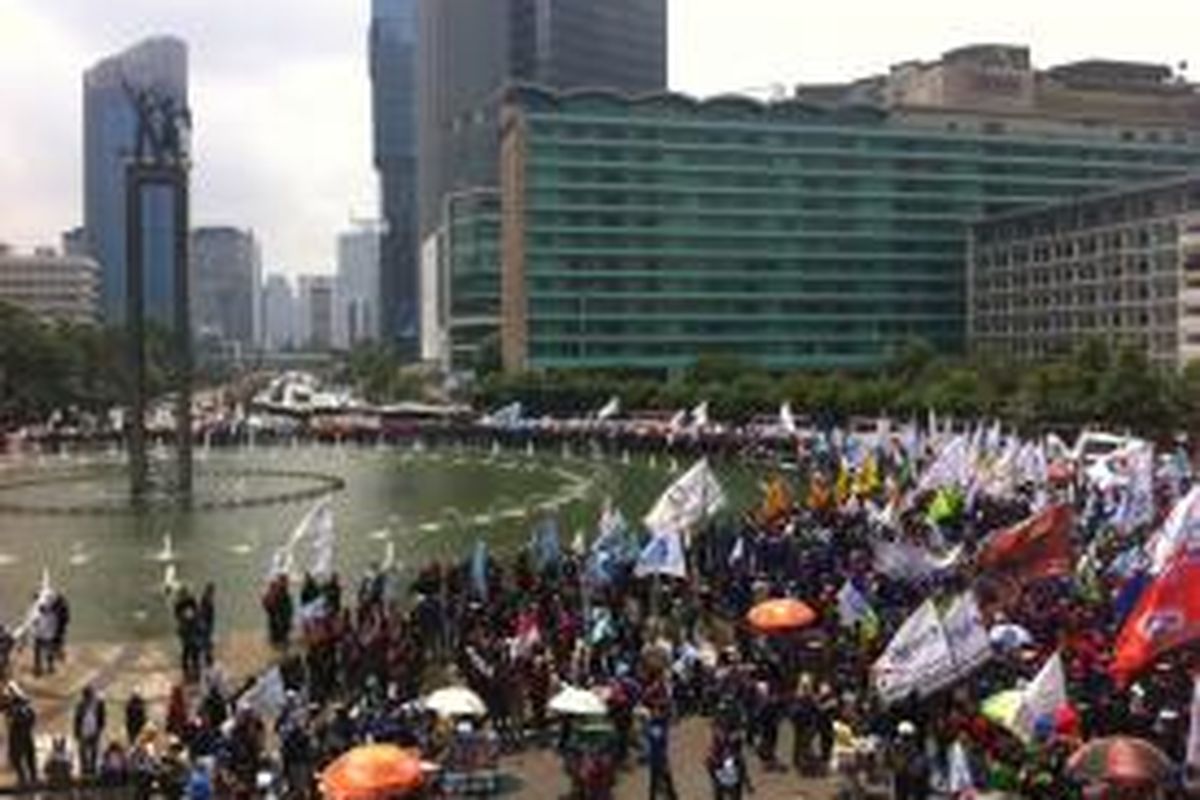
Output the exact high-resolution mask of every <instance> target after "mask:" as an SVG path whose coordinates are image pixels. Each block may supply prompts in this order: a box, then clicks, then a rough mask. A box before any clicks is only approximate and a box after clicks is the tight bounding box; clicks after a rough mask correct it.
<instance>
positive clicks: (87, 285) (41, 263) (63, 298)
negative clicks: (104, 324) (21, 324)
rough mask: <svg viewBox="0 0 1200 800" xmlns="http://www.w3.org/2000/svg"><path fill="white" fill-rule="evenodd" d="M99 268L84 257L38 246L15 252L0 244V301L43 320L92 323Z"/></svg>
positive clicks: (94, 315) (98, 290) (94, 317)
mask: <svg viewBox="0 0 1200 800" xmlns="http://www.w3.org/2000/svg"><path fill="white" fill-rule="evenodd" d="M99 294H100V269H99V267H98V266H97V264H96V262H95V261H93V260H92V259H91V258H88V257H87V256H81V255H76V254H70V253H64V254H60V253H56V252H54V251H53V250H51V249H48V248H39V249H37V250H34V251H33V252H32V253H17V252H15V251H13V250H10V249H8V248H7V247H5V246H3V245H0V303H9V304H12V305H14V306H17V307H19V308H23V309H25V310H26V311H29V312H31V313H33V314H36V315H38V316H39V317H43V318H45V319H52V320H59V321H62V322H71V323H75V324H90V323H94V322H96V319H97V311H98V310H99V306H98V301H99Z"/></svg>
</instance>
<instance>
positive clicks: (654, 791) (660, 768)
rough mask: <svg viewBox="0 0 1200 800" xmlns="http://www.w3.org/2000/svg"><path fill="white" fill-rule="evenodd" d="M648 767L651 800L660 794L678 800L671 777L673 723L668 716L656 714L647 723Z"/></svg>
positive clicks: (670, 799)
mask: <svg viewBox="0 0 1200 800" xmlns="http://www.w3.org/2000/svg"><path fill="white" fill-rule="evenodd" d="M646 765H647V767H649V769H650V800H655V798H657V797H658V796H659V795H660V794H662V795H664V796H666V797H667V798H668V800H677V798H678V796H679V795H678V794H676V792H675V780H674V778H673V777H672V776H671V721H670V717H668V716H667V715H666V714H655V715H653V716H652V717H650V719H649V720H648V721H647V723H646Z"/></svg>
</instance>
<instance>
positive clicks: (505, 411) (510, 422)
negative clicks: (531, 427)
mask: <svg viewBox="0 0 1200 800" xmlns="http://www.w3.org/2000/svg"><path fill="white" fill-rule="evenodd" d="M523 410H524V409H523V408H522V406H521V404H520V402H516V403H509V404H508V405H506V406H504V407H503V408H498V409H496V410H495V411H493V412H492V413H490V414H485V415H484V417H483V419H482V420H480V421H481V422H482V423H483V424H484V425H491V426H493V427H496V428H512V427H515V426H516V425H517V424H518V423H520V421H521V414H522V411H523Z"/></svg>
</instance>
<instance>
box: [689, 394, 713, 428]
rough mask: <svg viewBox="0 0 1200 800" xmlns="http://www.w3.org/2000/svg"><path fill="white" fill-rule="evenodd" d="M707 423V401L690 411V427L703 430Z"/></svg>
mask: <svg viewBox="0 0 1200 800" xmlns="http://www.w3.org/2000/svg"><path fill="white" fill-rule="evenodd" d="M708 422H709V420H708V401H707V400H705V401H703V402H701V403H700V404H699V405H698V406H696V407H695V408H693V409H692V427H695V428H705V427H708Z"/></svg>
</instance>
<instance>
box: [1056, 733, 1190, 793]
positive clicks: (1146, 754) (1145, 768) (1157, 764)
mask: <svg viewBox="0 0 1200 800" xmlns="http://www.w3.org/2000/svg"><path fill="white" fill-rule="evenodd" d="M1067 772H1069V773H1070V774H1071V775H1074V776H1075V777H1076V778H1080V779H1082V780H1084V781H1087V782H1089V783H1118V784H1125V785H1129V784H1134V785H1138V784H1147V783H1160V782H1162V781H1163V780H1164V779H1165V778H1166V777H1167V776H1168V775H1169V774H1170V772H1171V759H1169V758H1167V756H1166V755H1164V754H1163V752H1162V751H1161V750H1159V749H1158V748H1157V747H1155V746H1154V745H1152V744H1150V743H1149V742H1147V741H1146V740H1145V739H1138V738H1137V737H1134V736H1108V737H1105V738H1102V739H1093V740H1092V741H1090V742H1088V743H1087V744H1085V745H1083V746H1082V747H1080V748H1079V749H1078V750H1076V751H1075V752H1074V753H1073V754H1072V755H1071V760H1070V761H1068V762H1067Z"/></svg>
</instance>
